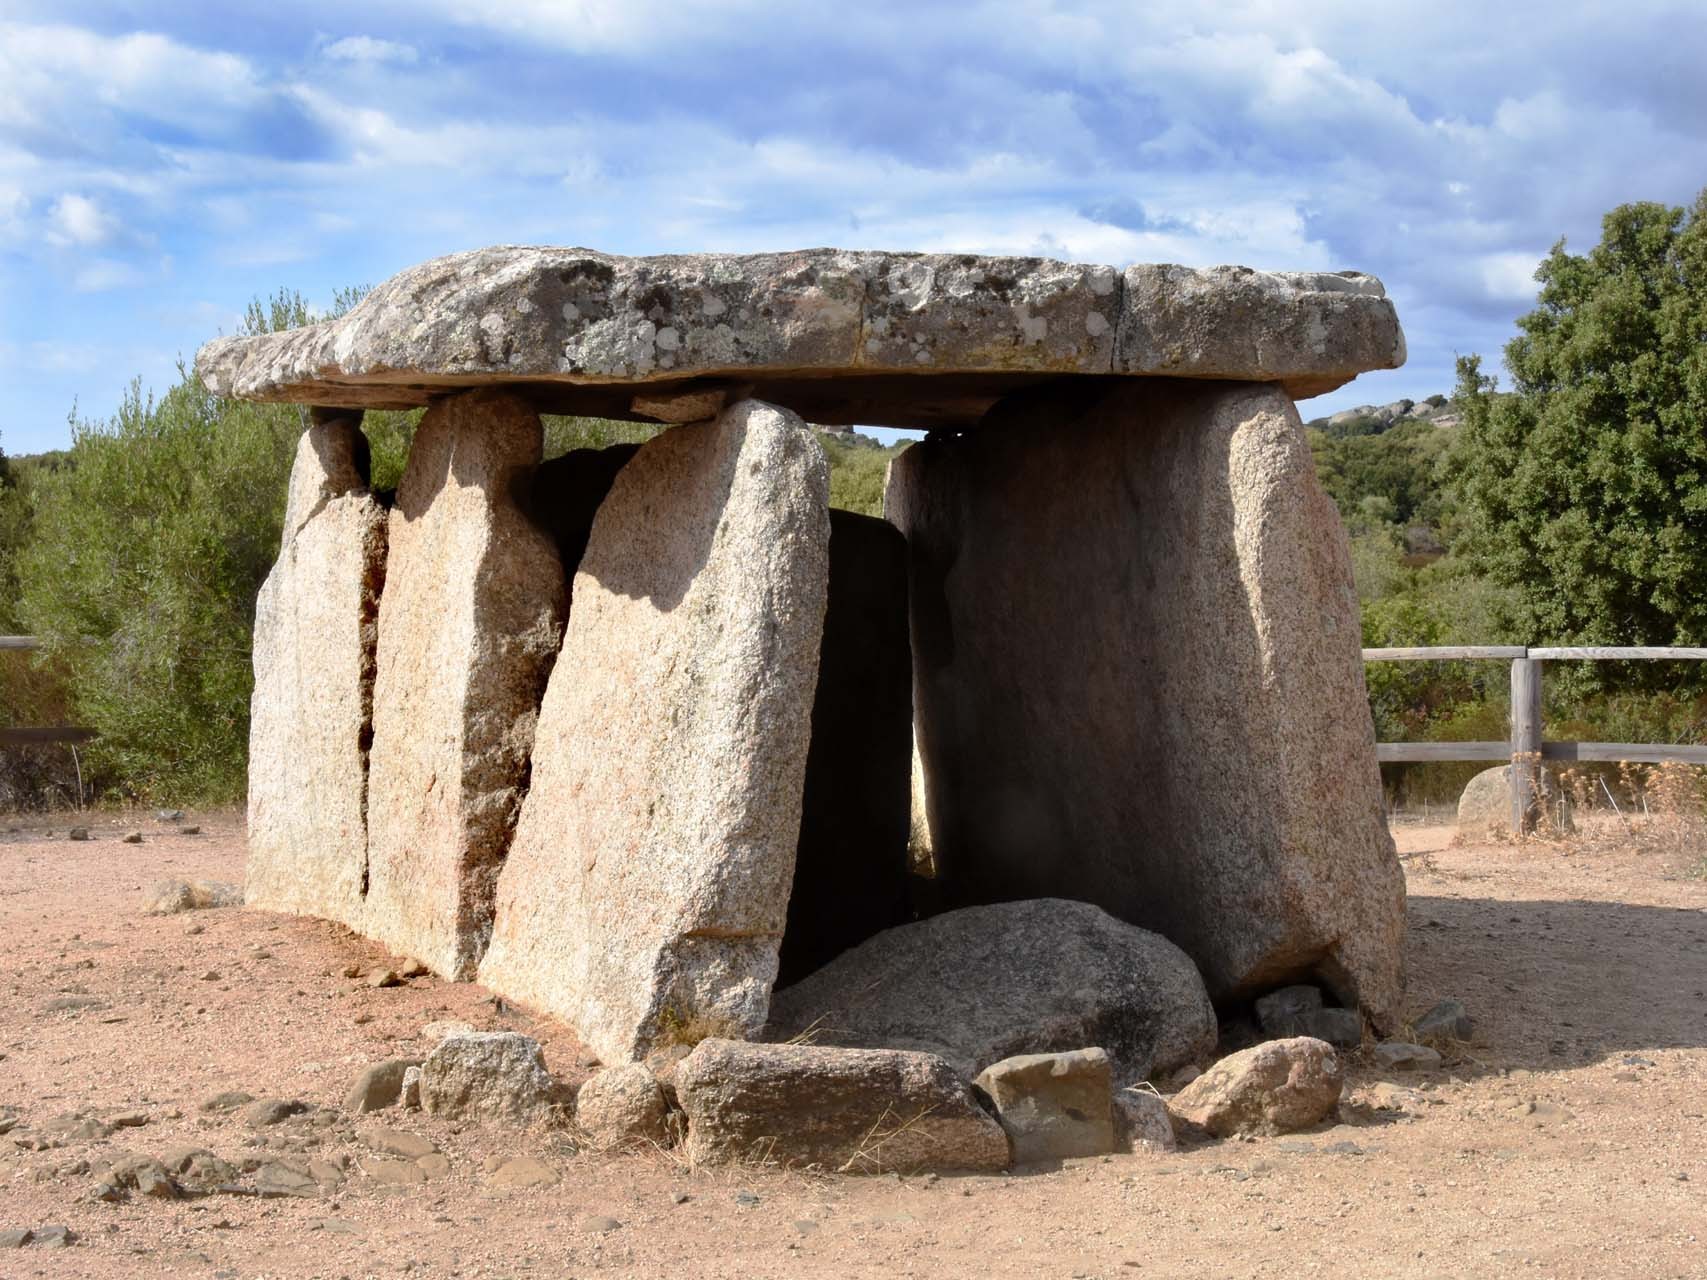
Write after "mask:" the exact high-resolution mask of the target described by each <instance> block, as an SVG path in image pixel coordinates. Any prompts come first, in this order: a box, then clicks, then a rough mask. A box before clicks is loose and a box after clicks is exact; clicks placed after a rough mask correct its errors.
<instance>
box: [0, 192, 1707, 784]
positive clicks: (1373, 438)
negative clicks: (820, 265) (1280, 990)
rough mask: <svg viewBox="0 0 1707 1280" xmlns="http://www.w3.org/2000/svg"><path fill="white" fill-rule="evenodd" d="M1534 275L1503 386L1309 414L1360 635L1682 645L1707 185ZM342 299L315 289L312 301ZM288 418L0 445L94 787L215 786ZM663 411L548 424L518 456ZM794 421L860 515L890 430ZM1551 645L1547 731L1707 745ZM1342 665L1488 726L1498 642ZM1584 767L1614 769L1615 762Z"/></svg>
mask: <svg viewBox="0 0 1707 1280" xmlns="http://www.w3.org/2000/svg"><path fill="white" fill-rule="evenodd" d="M1536 280H1537V283H1538V285H1539V286H1540V287H1539V290H1538V294H1537V300H1536V307H1535V308H1534V309H1533V310H1532V311H1530V312H1529V313H1527V314H1526V315H1524V316H1523V317H1521V318H1520V319H1519V321H1518V329H1519V333H1518V335H1517V336H1516V337H1514V338H1513V339H1512V341H1511V342H1510V343H1509V344H1507V347H1506V350H1505V364H1506V367H1507V369H1508V371H1509V373H1510V375H1511V379H1512V383H1511V387H1510V389H1509V390H1501V389H1500V388H1499V386H1498V385H1497V383H1496V381H1495V379H1494V378H1492V377H1491V376H1488V375H1486V374H1484V373H1483V370H1482V360H1481V357H1480V356H1478V355H1466V356H1463V357H1461V358H1460V359H1459V361H1458V368H1457V385H1456V386H1455V387H1454V388H1453V389H1452V393H1451V397H1450V409H1451V411H1452V417H1453V418H1456V422H1453V423H1451V424H1450V425H1439V424H1437V423H1436V422H1433V421H1430V420H1429V419H1427V418H1417V417H1412V416H1409V415H1407V416H1404V417H1400V418H1397V419H1391V420H1386V419H1383V418H1382V417H1380V416H1378V415H1367V416H1363V417H1353V418H1350V419H1343V418H1342V420H1341V421H1339V422H1337V423H1335V422H1329V421H1327V420H1318V421H1315V422H1312V423H1310V424H1308V427H1307V435H1308V438H1309V442H1310V448H1311V452H1312V455H1313V457H1314V459H1315V463H1316V470H1317V474H1318V476H1319V478H1320V480H1321V483H1322V485H1323V487H1324V488H1325V489H1326V491H1327V492H1328V494H1329V496H1330V497H1331V498H1332V499H1333V501H1334V502H1335V504H1336V505H1337V507H1338V509H1339V511H1340V514H1341V516H1342V518H1343V520H1344V523H1345V526H1346V531H1347V535H1348V537H1349V541H1350V548H1351V557H1352V565H1353V571H1354V576H1355V579H1356V586H1357V592H1358V603H1359V608H1360V612H1361V623H1362V638H1363V644H1364V645H1366V646H1413V645H1441V644H1454V643H1456V644H1472V643H1474V644H1541V643H1554V644H1569V643H1582V644H1606V645H1631V644H1656V645H1703V644H1707V592H1703V591H1702V590H1701V589H1700V587H1699V584H1700V583H1701V582H1703V581H1707V191H1703V192H1702V193H1701V195H1700V196H1698V197H1697V199H1696V200H1695V201H1694V202H1693V204H1692V205H1691V206H1690V207H1689V208H1687V209H1683V208H1673V207H1668V206H1665V205H1659V204H1629V205H1622V206H1620V207H1619V208H1617V209H1614V210H1612V211H1611V212H1610V213H1608V214H1607V215H1606V218H1605V220H1604V224H1603V235H1602V239H1601V242H1600V243H1599V244H1598V245H1596V246H1595V247H1594V248H1593V249H1591V250H1590V251H1589V252H1588V253H1587V254H1584V255H1575V254H1570V253H1567V252H1566V250H1565V246H1564V242H1563V241H1561V242H1560V243H1558V244H1556V245H1555V246H1554V247H1553V250H1552V252H1551V253H1550V254H1549V255H1548V257H1547V258H1546V259H1545V260H1544V261H1543V262H1542V264H1541V265H1540V267H1539V268H1538V270H1537V272H1536ZM363 292H364V291H362V290H347V291H343V292H341V293H340V294H339V295H338V296H337V298H336V299H335V301H334V311H333V314H336V313H338V312H340V311H342V310H347V309H348V308H349V307H351V306H354V305H355V304H356V302H358V301H359V299H360V297H361V296H362V293H363ZM312 318H316V317H313V316H311V314H310V312H309V309H308V307H307V306H306V304H305V303H304V301H303V299H302V297H301V295H299V294H296V293H293V292H291V291H288V290H284V291H281V292H279V293H278V294H276V295H274V296H273V297H272V298H270V299H266V300H257V301H256V302H255V303H253V304H251V306H250V307H249V309H248V312H247V313H246V315H245V320H244V325H243V329H242V332H244V333H251V334H258V333H264V332H272V331H276V330H279V329H284V328H291V327H294V326H296V325H299V324H302V323H305V322H307V321H308V320H310V319H312ZM1431 403H1432V404H1433V405H1435V406H1443V405H1446V404H1447V398H1446V397H1444V396H1439V397H1432V398H1431ZM418 420H419V411H415V412H390V411H375V412H369V413H368V414H367V415H366V417H365V418H364V422H363V429H364V431H365V432H366V434H367V436H368V438H369V441H370V444H371V451H372V483H373V487H374V489H375V490H376V491H385V490H389V489H393V488H395V487H396V484H397V481H398V478H399V477H400V476H401V474H402V470H403V464H404V461H405V459H406V457H407V454H408V448H409V443H410V441H411V439H412V438H413V435H414V431H415V424H416V422H417V421H418ZM1448 421H1449V422H1450V419H1448ZM304 422H305V415H304V414H303V412H302V411H301V410H299V409H298V408H296V407H295V406H288V405H256V404H245V403H242V402H237V401H229V400H221V399H219V398H217V397H214V396H212V395H211V394H210V393H208V392H207V390H206V389H205V388H203V387H202V386H201V384H200V382H199V381H198V380H197V379H196V378H195V376H194V374H193V373H192V372H191V371H189V370H187V369H182V368H181V369H180V378H179V381H178V383H177V384H176V385H174V386H173V387H171V388H170V389H169V390H167V391H166V392H165V393H164V394H163V395H161V396H159V397H158V398H156V397H154V396H152V395H145V394H144V393H143V392H142V390H141V389H140V385H139V384H133V385H132V387H131V390H130V391H129V392H128V393H127V394H126V396H125V397H124V400H123V402H122V403H121V404H120V405H119V406H118V409H117V411H116V412H115V413H114V415H113V416H112V417H111V418H107V419H91V418H84V417H80V416H78V415H77V414H76V413H75V412H74V413H73V415H72V419H71V427H72V444H71V447H70V448H69V449H66V450H60V451H54V452H51V453H45V454H39V455H35V456H32V457H24V458H10V459H9V458H7V457H6V455H5V454H4V452H3V451H0V632H20V631H21V632H28V633H32V634H36V635H40V636H42V637H43V638H44V640H45V641H46V643H47V649H46V650H45V651H44V652H43V653H41V654H39V655H35V656H33V657H31V656H28V655H19V654H8V655H4V656H3V657H0V706H3V707H4V708H5V717H4V718H5V720H6V722H7V723H10V724H17V723H36V724H47V723H64V722H66V721H67V720H70V721H73V722H78V723H84V724H87V725H89V726H91V727H93V728H95V729H97V730H99V732H100V735H101V736H100V737H99V738H98V739H97V740H96V741H95V742H94V743H92V744H90V746H89V748H88V750H87V759H86V761H85V762H84V763H85V765H86V767H87V769H88V771H89V776H90V778H91V779H92V780H93V786H94V790H95V792H96V794H98V795H99V796H101V797H104V798H109V799H113V800H116V801H117V800H132V801H141V802H162V803H163V802H168V801H170V802H173V803H208V802H224V801H231V800H235V799H237V798H239V797H240V796H241V795H242V794H243V792H244V789H245V766H246V762H245V754H246V748H247V726H248V699H249V692H250V688H251V674H250V670H249V639H250V628H251V625H252V621H253V613H254V599H255V594H256V592H257V591H258V589H259V587H260V584H261V582H262V580H263V579H264V577H265V575H266V573H267V571H268V569H269V568H270V567H271V564H272V561H273V558H274V556H275V555H276V552H277V547H278V540H279V532H280V523H281V521H282V516H283V504H284V491H285V483H286V479H287V477H288V474H289V468H290V463H291V458H292V455H293V451H294V447H295V442H296V439H297V436H298V434H299V433H300V431H301V430H302V427H303V425H304ZM661 429H662V428H661V427H659V426H655V425H651V424H646V423H633V422H614V421H607V420H603V419H593V418H566V417H548V418H546V419H545V451H546V456H548V457H554V456H557V455H559V454H561V453H564V452H566V451H568V450H570V449H574V448H601V447H605V446H607V445H610V444H616V443H626V442H633V441H638V440H644V439H646V438H649V437H650V436H651V435H653V434H655V433H656V432H657V431H659V430H661ZM819 438H820V442H821V443H822V445H823V447H824V450H825V453H826V456H827V457H828V459H829V462H830V467H831V502H832V504H833V505H835V506H838V507H842V508H845V509H848V510H852V511H859V512H864V513H866V514H881V509H882V493H883V483H884V474H885V470H886V468H887V465H888V463H889V461H890V460H891V459H892V458H893V457H894V456H895V454H896V453H898V452H899V451H900V450H901V448H903V447H905V446H904V444H902V445H891V446H883V445H881V444H879V443H877V442H875V441H870V440H867V439H865V438H864V437H857V436H855V437H840V436H835V435H829V434H824V435H821V436H820V437H819ZM1576 666H1577V668H1578V669H1574V670H1571V669H1566V668H1564V667H1563V666H1562V667H1561V669H1560V670H1559V671H1558V672H1557V673H1550V674H1549V678H1548V681H1547V684H1546V693H1547V705H1546V707H1545V708H1544V714H1545V717H1546V721H1547V725H1548V736H1549V737H1550V738H1584V739H1593V740H1600V741H1627V742H1645V741H1651V742H1701V741H1707V666H1704V665H1703V664H1697V663H1684V662H1678V663H1583V664H1576ZM1367 678H1368V687H1369V703H1370V713H1371V715H1372V717H1373V720H1374V725H1375V733H1376V737H1377V739H1379V740H1423V741H1459V740H1474V739H1499V738H1504V737H1505V736H1506V716H1507V703H1508V697H1509V694H1508V690H1507V669H1506V665H1505V664H1504V663H1493V662H1485V663H1477V662H1440V663H1403V664H1398V663H1392V664H1388V663H1381V664H1371V665H1370V666H1369V667H1368V668H1367ZM29 754H30V753H24V755H29ZM20 759H23V756H20ZM1482 767H1484V766H1481V765H1476V764H1433V765H1387V766H1383V777H1384V781H1385V785H1386V789H1387V793H1388V798H1389V801H1390V802H1391V803H1393V804H1396V805H1399V804H1415V803H1423V802H1432V803H1438V802H1441V801H1443V800H1446V799H1449V798H1452V797H1455V796H1456V794H1457V792H1458V791H1459V790H1460V789H1461V788H1462V787H1463V785H1464V783H1465V782H1466V781H1467V780H1468V778H1469V777H1470V776H1471V775H1473V774H1474V773H1475V772H1477V771H1478V770H1479V769H1480V768H1482ZM25 772H26V773H27V772H28V771H27V770H25ZM1599 772H1600V774H1601V775H1602V776H1603V777H1604V778H1605V779H1606V785H1608V786H1610V787H1612V788H1614V789H1616V788H1617V787H1618V786H1619V785H1620V779H1619V775H1618V771H1617V767H1616V766H1607V767H1606V768H1605V769H1603V770H1600V771H1599ZM18 774H19V769H18V767H17V766H16V764H14V765H13V766H12V767H11V768H10V770H8V767H7V766H6V765H5V762H0V807H4V806H5V804H6V802H7V800H8V798H9V797H8V795H7V794H6V789H7V787H8V785H10V788H11V790H12V792H13V793H14V794H13V795H12V797H11V799H12V801H13V803H16V802H17V793H18V791H19V788H20V786H23V785H25V784H22V783H20V782H19V781H18V780H17V776H16V775H18ZM9 776H11V777H12V781H11V783H10V784H8V777H9ZM32 776H34V775H32ZM29 785H33V786H35V787H36V789H37V790H40V780H39V778H38V779H37V780H36V782H35V783H33V784H29Z"/></svg>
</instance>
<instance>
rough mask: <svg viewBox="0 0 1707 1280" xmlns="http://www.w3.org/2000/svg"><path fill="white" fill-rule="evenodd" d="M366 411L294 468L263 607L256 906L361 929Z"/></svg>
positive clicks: (374, 610)
mask: <svg viewBox="0 0 1707 1280" xmlns="http://www.w3.org/2000/svg"><path fill="white" fill-rule="evenodd" d="M359 416H360V415H359V414H355V415H350V416H346V417H340V418H333V419H330V420H328V421H322V422H317V423H316V424H315V425H313V426H311V427H310V428H309V429H308V430H307V431H306V432H305V433H304V434H303V436H302V439H301V441H300V442H299V443H298V444H297V448H296V462H295V464H294V465H293V466H292V467H291V472H290V496H289V498H288V499H287V501H286V504H285V529H284V542H283V545H282V546H281V547H280V548H279V558H278V561H277V562H276V563H275V564H274V565H273V568H272V572H270V573H269V574H267V580H266V582H265V583H263V584H262V586H261V594H260V596H259V598H258V599H257V600H256V602H255V644H254V657H255V691H254V695H253V696H252V697H251V698H250V703H249V707H250V712H249V825H248V832H249V841H248V846H249V863H248V872H247V878H246V881H245V897H246V899H247V901H248V903H249V905H250V906H253V907H260V908H262V909H263V910H267V911H291V912H299V913H305V914H308V915H315V916H324V917H326V918H327V919H331V920H340V921H342V922H343V923H345V924H348V925H357V924H359V923H360V920H361V914H362V908H363V900H362V895H363V893H364V892H365V890H366V884H367V757H368V740H369V735H370V733H371V728H372V716H373V677H374V645H375V639H376V634H377V621H378V617H379V591H380V584H381V583H382V582H383V581H384V579H385V538H386V531H385V519H386V517H385V508H384V507H382V506H380V504H379V503H378V502H377V501H375V499H374V497H373V495H372V494H370V493H369V492H368V488H367V483H368V476H367V440H366V438H365V437H364V436H363V435H362V432H361V427H360V426H359V425H358V419H359Z"/></svg>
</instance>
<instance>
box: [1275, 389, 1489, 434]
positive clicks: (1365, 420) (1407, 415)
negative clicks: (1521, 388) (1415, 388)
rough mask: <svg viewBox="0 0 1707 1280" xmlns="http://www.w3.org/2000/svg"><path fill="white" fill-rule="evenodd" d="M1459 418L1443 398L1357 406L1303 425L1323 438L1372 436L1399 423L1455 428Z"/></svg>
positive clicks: (1314, 419)
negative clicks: (1326, 436)
mask: <svg viewBox="0 0 1707 1280" xmlns="http://www.w3.org/2000/svg"><path fill="white" fill-rule="evenodd" d="M1460 421H1462V416H1461V415H1460V414H1459V413H1458V411H1457V410H1456V409H1454V408H1453V407H1452V402H1451V401H1450V400H1448V399H1447V398H1446V397H1445V396H1430V397H1428V399H1426V400H1395V401H1393V403H1392V404H1360V405H1358V406H1357V408H1355V409H1341V410H1340V411H1339V412H1338V413H1331V414H1329V415H1328V416H1327V417H1325V418H1312V419H1310V420H1309V421H1308V422H1306V423H1305V424H1304V425H1305V426H1307V427H1312V428H1314V429H1315V430H1317V431H1320V432H1322V434H1324V435H1329V436H1335V437H1345V436H1375V435H1380V434H1381V433H1382V432H1383V431H1385V430H1387V429H1388V428H1389V427H1393V426H1397V425H1399V424H1400V423H1402V422H1426V423H1428V424H1429V425H1430V426H1433V427H1456V426H1457V425H1458V424H1459V422H1460Z"/></svg>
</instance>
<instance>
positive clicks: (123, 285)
mask: <svg viewBox="0 0 1707 1280" xmlns="http://www.w3.org/2000/svg"><path fill="white" fill-rule="evenodd" d="M147 279H148V277H147V276H146V275H144V274H143V272H142V271H140V270H139V269H137V268H136V267H134V266H132V265H131V264H130V263H128V262H120V261H119V260H117V259H116V258H95V259H92V260H91V261H89V262H86V263H84V264H83V265H82V266H81V267H79V268H78V269H77V274H76V275H74V276H73V277H72V279H71V287H72V288H74V289H76V290H77V292H78V293H105V292H106V291H107V290H109V289H129V288H134V287H135V286H137V285H139V284H142V283H144V282H145V281H146V280H147Z"/></svg>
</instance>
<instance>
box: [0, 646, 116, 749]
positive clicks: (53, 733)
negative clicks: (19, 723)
mask: <svg viewBox="0 0 1707 1280" xmlns="http://www.w3.org/2000/svg"><path fill="white" fill-rule="evenodd" d="M41 647H42V644H41V640H40V639H38V638H37V637H35V636H0V650H5V649H39V648H41ZM94 736H95V731H94V730H93V729H78V728H74V727H72V726H71V725H50V726H45V727H42V728H30V729H8V728H4V727H0V747H36V746H41V745H42V744H44V743H49V742H70V743H78V742H87V741H89V739H90V738H93V737H94Z"/></svg>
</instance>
